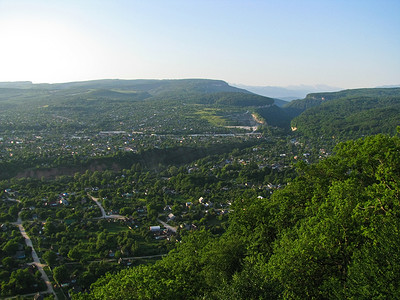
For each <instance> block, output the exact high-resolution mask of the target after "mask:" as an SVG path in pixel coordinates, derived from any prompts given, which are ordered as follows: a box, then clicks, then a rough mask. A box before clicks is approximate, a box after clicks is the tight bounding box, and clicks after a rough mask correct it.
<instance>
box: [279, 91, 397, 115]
mask: <svg viewBox="0 0 400 300" xmlns="http://www.w3.org/2000/svg"><path fill="white" fill-rule="evenodd" d="M399 94H400V88H371V89H351V90H343V91H339V92H329V93H311V94H308V95H307V96H306V97H305V98H304V99H300V100H294V101H291V102H290V103H288V104H287V105H286V106H285V109H286V110H287V112H288V113H289V114H290V115H292V116H293V117H295V116H298V115H299V114H301V113H302V112H303V111H305V110H307V109H309V108H311V107H314V106H319V105H321V104H323V103H325V102H329V101H332V100H336V99H342V98H348V97H384V96H399Z"/></svg>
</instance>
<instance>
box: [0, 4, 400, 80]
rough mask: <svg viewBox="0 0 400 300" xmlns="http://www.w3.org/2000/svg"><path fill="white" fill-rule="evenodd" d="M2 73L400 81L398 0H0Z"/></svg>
mask: <svg viewBox="0 0 400 300" xmlns="http://www.w3.org/2000/svg"><path fill="white" fill-rule="evenodd" d="M0 37H1V44H0V81H16V80H30V81H34V82H65V81H79V80H89V79H100V78H121V79H136V78H157V79H164V78H166V79H167V78H168V79H169V78H213V79H222V80H225V81H227V82H229V83H235V84H247V85H265V86H289V85H300V84H305V85H316V84H325V85H330V86H337V87H341V88H356V87H375V86H380V85H392V84H400V1H399V0H374V1H372V0H343V1H342V0H318V1H317V0H301V1H298V0H292V1H289V0H275V1H268V0H264V1H261V0H242V1H239V0H229V1H228V0H197V1H194V0H179V1H169V0H126V1H125V0H109V1H101V0H96V1H91V0H79V1H74V0H64V1H58V0H48V1H45V0H31V1H28V0H25V1H24V0H0Z"/></svg>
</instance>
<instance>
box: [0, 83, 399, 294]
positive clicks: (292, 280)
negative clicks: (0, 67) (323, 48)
mask: <svg viewBox="0 0 400 300" xmlns="http://www.w3.org/2000/svg"><path fill="white" fill-rule="evenodd" d="M399 103H400V89H399V88H385V89H359V90H345V91H340V92H329V93H317V94H310V95H307V96H306V98H304V99H299V100H294V101H292V102H290V103H288V104H286V105H284V106H281V105H280V106H277V105H275V104H274V99H272V98H269V97H264V96H259V95H256V94H253V93H250V92H248V91H246V90H243V89H239V88H235V87H232V86H230V85H228V84H227V83H225V82H223V81H219V80H205V79H202V80H197V79H190V80H98V81H87V82H74V83H63V84H51V85H48V84H39V85H35V84H30V83H15V84H14V85H13V83H4V84H0V205H1V214H0V224H1V231H0V249H1V250H0V262H1V264H2V267H3V268H2V271H0V283H1V293H2V294H1V296H2V297H12V296H17V295H24V294H31V293H36V292H39V293H42V294H44V295H45V296H46V297H47V299H53V297H54V298H58V299H70V298H72V299H111V298H113V299H129V298H135V299H149V298H150V299H199V298H207V299H225V298H227V297H228V295H229V297H230V295H235V298H237V299H256V298H257V299H258V298H265V297H267V298H270V299H272V298H303V299H304V298H331V296H332V295H333V294H335V293H338V294H337V295H340V297H342V296H343V298H347V297H349V298H352V297H353V298H358V297H361V298H362V297H366V298H368V296H373V295H384V294H385V292H384V289H385V288H383V286H384V284H385V283H387V282H388V281H392V280H396V279H398V278H397V275H396V274H398V273H396V270H397V267H398V266H399V265H400V264H397V263H395V264H391V263H387V264H385V263H380V257H381V254H380V253H384V254H385V255H389V253H391V254H392V251H391V249H392V248H393V247H396V245H397V244H398V241H399V240H400V239H398V235H397V232H398V228H399V227H398V225H399V221H398V214H399V213H400V211H399V210H398V205H397V204H398V190H399V184H400V182H399V180H398V178H399V177H398V176H399V170H398V166H399V165H400V163H399V159H400V158H399V155H398V151H399V149H400V142H399V136H398V133H397V130H398V129H396V128H397V126H399V125H400V114H399V113H398V106H399ZM294 127H296V128H297V130H295V131H293V130H292V129H291V128H294ZM359 138H361V139H359ZM10 199H17V200H18V201H10ZM17 220H19V221H18V223H15V222H17ZM17 226H19V227H22V226H23V228H24V229H25V231H26V233H27V234H28V235H29V237H30V240H31V241H32V246H30V245H29V244H25V240H26V237H24V236H22V235H21V233H20V231H19V230H18V227H17ZM378 232H384V233H385V234H386V235H384V236H382V235H380V234H378ZM373 245H378V247H375V246H373ZM33 248H34V249H35V252H34V251H32V249H33ZM34 253H37V256H38V257H37V260H36V259H35V258H36V256H35V254H34ZM393 255H394V257H393V259H394V260H396V259H398V258H397V255H396V254H393ZM34 259H35V261H36V263H39V262H40V264H41V265H43V266H44V269H43V270H44V272H46V274H47V276H48V277H49V281H50V282H51V286H52V287H54V295H53V296H52V293H51V292H52V291H51V289H50V288H49V287H46V284H45V282H44V281H43V280H42V278H43V277H44V276H43V275H42V273H41V272H40V271H41V270H35V269H32V266H31V262H32V261H33V260H34ZM366 265H369V266H371V268H372V269H371V268H366V267H365V266H366ZM298 270H302V272H299V271H298ZM379 272H385V274H388V275H386V276H387V278H386V277H385V278H377V277H375V275H376V274H378V273H379ZM365 287H374V288H371V289H369V288H365ZM393 289H395V288H394V287H393ZM368 290H373V293H374V294H369V292H368ZM395 292H396V291H395V290H392V291H391V293H393V294H395ZM371 293H372V292H371Z"/></svg>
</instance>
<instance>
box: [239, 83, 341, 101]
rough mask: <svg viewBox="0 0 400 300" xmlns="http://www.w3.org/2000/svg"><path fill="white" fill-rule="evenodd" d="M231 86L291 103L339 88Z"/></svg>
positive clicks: (319, 86)
mask: <svg viewBox="0 0 400 300" xmlns="http://www.w3.org/2000/svg"><path fill="white" fill-rule="evenodd" d="M232 85H233V86H236V87H239V88H242V89H246V90H248V91H250V92H253V93H256V94H259V95H263V96H267V97H272V98H278V99H281V100H285V101H291V100H295V99H302V98H304V97H305V96H306V95H307V94H309V93H313V92H322V91H324V92H330V91H338V90H340V88H337V87H331V86H326V85H315V86H308V85H299V86H288V87H279V86H249V85H242V84H232Z"/></svg>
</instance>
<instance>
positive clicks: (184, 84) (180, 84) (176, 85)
mask: <svg viewBox="0 0 400 300" xmlns="http://www.w3.org/2000/svg"><path fill="white" fill-rule="evenodd" d="M39 86H41V87H44V88H50V89H113V90H122V91H142V92H148V93H149V94H151V95H160V94H163V93H168V92H174V93H176V92H187V93H196V92H197V93H216V92H241V93H250V92H249V91H246V90H244V89H240V88H236V87H233V86H230V85H229V84H228V83H226V82H225V81H222V80H211V79H176V80H167V79H166V80H154V79H136V80H122V79H103V80H92V81H78V82H67V83H57V84H50V85H49V84H47V85H39Z"/></svg>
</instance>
